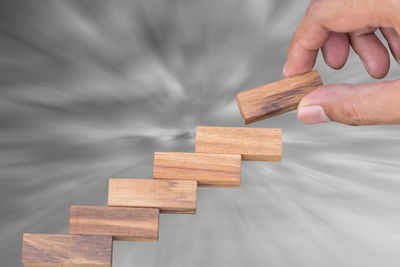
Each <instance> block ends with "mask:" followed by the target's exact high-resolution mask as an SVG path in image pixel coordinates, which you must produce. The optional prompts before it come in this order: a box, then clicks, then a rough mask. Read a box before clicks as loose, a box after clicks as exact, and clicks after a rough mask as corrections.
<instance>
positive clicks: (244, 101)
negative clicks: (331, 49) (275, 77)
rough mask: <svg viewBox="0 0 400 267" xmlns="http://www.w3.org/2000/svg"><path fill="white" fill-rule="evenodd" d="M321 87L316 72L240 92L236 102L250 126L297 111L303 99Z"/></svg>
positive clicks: (245, 121)
mask: <svg viewBox="0 0 400 267" xmlns="http://www.w3.org/2000/svg"><path fill="white" fill-rule="evenodd" d="M319 86H322V81H321V78H320V77H319V74H318V71H317V70H314V71H311V72H307V73H304V74H301V75H297V76H294V77H290V78H286V79H283V80H280V81H277V82H273V83H270V84H266V85H263V86H260V87H257V88H254V89H250V90H247V91H243V92H240V93H238V94H237V95H236V102H237V104H238V106H239V110H240V113H241V114H242V117H243V120H244V123H245V124H249V123H253V122H256V121H259V120H263V119H267V118H270V117H273V116H276V115H279V114H282V113H285V112H289V111H292V110H295V109H296V108H297V105H298V104H299V102H300V101H301V99H302V98H303V97H304V96H305V95H306V94H308V93H310V92H311V91H313V90H314V89H316V88H317V87H319Z"/></svg>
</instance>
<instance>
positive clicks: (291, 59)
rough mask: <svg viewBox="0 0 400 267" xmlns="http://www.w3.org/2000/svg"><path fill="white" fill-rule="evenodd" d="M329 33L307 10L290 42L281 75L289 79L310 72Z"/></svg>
mask: <svg viewBox="0 0 400 267" xmlns="http://www.w3.org/2000/svg"><path fill="white" fill-rule="evenodd" d="M329 33H330V31H329V30H328V29H326V28H325V27H323V26H322V24H321V23H319V22H318V20H317V19H316V18H314V17H313V14H312V12H311V11H310V8H309V9H308V10H307V11H306V13H305V15H304V17H303V19H302V20H301V22H300V24H299V26H298V27H297V29H296V32H295V34H294V35H293V38H292V40H291V41H290V44H289V48H288V52H287V58H286V65H285V67H284V70H283V75H284V76H285V77H290V76H293V75H296V74H300V73H304V72H308V71H311V70H312V69H313V67H314V65H315V60H316V59H317V55H318V50H319V48H321V47H322V46H323V45H324V44H325V43H326V41H327V40H328V38H329Z"/></svg>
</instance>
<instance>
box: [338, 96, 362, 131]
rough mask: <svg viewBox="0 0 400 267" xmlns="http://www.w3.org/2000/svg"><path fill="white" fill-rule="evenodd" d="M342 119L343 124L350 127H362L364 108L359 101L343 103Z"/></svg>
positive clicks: (345, 101)
mask: <svg viewBox="0 0 400 267" xmlns="http://www.w3.org/2000/svg"><path fill="white" fill-rule="evenodd" d="M342 114H343V119H344V123H346V124H348V125H352V126H360V125H363V124H364V123H365V122H364V117H365V116H364V114H365V112H364V108H363V106H362V103H361V101H354V99H352V100H351V101H348V100H344V101H343V113H342Z"/></svg>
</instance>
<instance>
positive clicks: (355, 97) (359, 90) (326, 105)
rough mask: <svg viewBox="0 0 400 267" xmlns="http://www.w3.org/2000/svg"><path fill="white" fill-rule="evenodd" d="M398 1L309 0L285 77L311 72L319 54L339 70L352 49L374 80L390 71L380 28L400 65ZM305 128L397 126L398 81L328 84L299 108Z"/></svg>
mask: <svg viewBox="0 0 400 267" xmlns="http://www.w3.org/2000/svg"><path fill="white" fill-rule="evenodd" d="M399 14H400V0H313V1H311V3H310V5H309V7H308V9H307V11H306V12H305V14H304V17H303V19H302V20H301V22H300V24H299V26H298V28H297V30H296V32H295V34H294V36H293V38H292V40H291V42H290V45H289V48H288V53H287V60H286V64H285V67H284V69H283V75H284V76H285V77H291V76H294V75H297V74H301V73H304V72H308V71H311V70H312V68H313V67H314V65H315V60H316V58H317V54H318V50H319V49H320V48H321V50H322V55H323V57H324V59H325V62H326V63H327V65H328V66H330V67H331V68H333V69H340V68H342V67H343V66H344V64H345V63H346V61H347V58H348V55H349V49H350V46H351V47H352V48H353V50H354V51H355V52H356V53H357V54H358V55H359V57H360V59H361V61H362V62H363V64H364V67H365V69H366V70H367V72H368V73H369V74H370V75H371V76H372V77H373V78H377V79H379V78H383V77H384V76H385V75H386V74H387V72H388V71H389V66H390V57H389V53H388V51H387V50H386V48H385V46H384V45H383V44H382V42H381V41H380V40H379V39H378V37H377V36H376V35H375V33H374V32H375V31H376V30H377V29H379V30H380V31H381V32H382V34H383V36H384V38H385V39H386V41H387V42H388V45H389V48H390V50H391V53H392V55H393V57H394V58H395V59H396V61H397V62H399V64H400V37H399V34H398V33H400V15H399ZM297 116H298V118H299V120H300V121H302V122H304V123H307V124H315V123H321V122H328V121H335V122H340V123H345V124H349V125H373V124H398V123H400V80H396V81H386V82H378V83H371V84H359V85H351V84H332V85H328V86H322V87H319V88H317V89H316V90H314V91H313V92H311V93H309V94H308V95H306V96H305V97H304V98H303V99H302V100H301V102H300V104H299V106H298V109H297Z"/></svg>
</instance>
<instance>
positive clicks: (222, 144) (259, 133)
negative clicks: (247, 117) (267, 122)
mask: <svg viewBox="0 0 400 267" xmlns="http://www.w3.org/2000/svg"><path fill="white" fill-rule="evenodd" d="M196 152H197V153H215V154H239V155H241V156H242V160H255V161H280V160H281V159H282V130H281V129H269V128H246V127H209V126H197V130H196Z"/></svg>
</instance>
